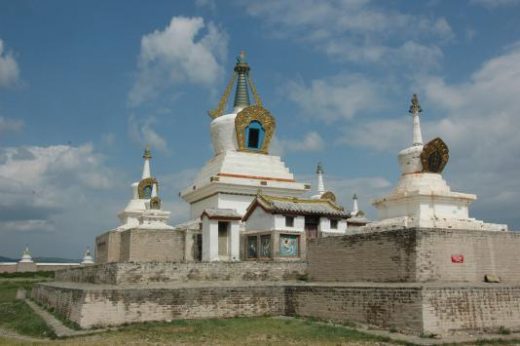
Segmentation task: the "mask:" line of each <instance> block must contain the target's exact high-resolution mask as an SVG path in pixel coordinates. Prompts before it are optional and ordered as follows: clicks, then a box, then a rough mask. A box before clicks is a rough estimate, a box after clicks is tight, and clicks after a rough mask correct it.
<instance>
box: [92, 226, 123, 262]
mask: <svg viewBox="0 0 520 346" xmlns="http://www.w3.org/2000/svg"><path fill="white" fill-rule="evenodd" d="M120 249H121V233H120V232H118V231H108V232H105V233H103V234H101V235H98V236H97V237H96V263H111V262H118V261H119V252H120Z"/></svg>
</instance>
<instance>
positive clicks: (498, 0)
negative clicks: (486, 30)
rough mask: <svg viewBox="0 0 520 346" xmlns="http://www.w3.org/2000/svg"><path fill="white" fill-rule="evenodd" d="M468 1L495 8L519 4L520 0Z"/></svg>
mask: <svg viewBox="0 0 520 346" xmlns="http://www.w3.org/2000/svg"><path fill="white" fill-rule="evenodd" d="M470 3H471V4H474V5H480V6H484V7H487V8H496V7H506V6H516V5H520V0H470Z"/></svg>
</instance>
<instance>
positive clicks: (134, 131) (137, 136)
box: [128, 115, 168, 152]
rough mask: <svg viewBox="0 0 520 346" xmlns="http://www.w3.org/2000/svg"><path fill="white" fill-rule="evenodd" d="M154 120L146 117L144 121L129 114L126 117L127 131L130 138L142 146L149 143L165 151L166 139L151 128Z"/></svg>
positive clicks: (166, 148)
mask: <svg viewBox="0 0 520 346" xmlns="http://www.w3.org/2000/svg"><path fill="white" fill-rule="evenodd" d="M155 122H156V120H155V118H153V117H148V118H147V119H145V120H144V121H140V120H138V119H137V118H136V117H135V115H130V117H129V118H128V131H129V135H130V138H132V139H133V140H134V141H135V142H137V143H139V144H141V145H142V146H143V147H144V146H146V145H150V146H152V148H155V149H158V150H160V151H162V152H167V151H168V143H167V142H166V139H164V138H163V137H162V136H161V135H160V134H158V133H157V131H155V129H154V128H153V125H154V124H155Z"/></svg>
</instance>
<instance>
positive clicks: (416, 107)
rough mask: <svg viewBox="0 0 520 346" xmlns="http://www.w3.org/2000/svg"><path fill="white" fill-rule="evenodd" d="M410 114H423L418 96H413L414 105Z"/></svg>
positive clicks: (411, 106)
mask: <svg viewBox="0 0 520 346" xmlns="http://www.w3.org/2000/svg"><path fill="white" fill-rule="evenodd" d="M409 112H410V113H411V114H417V113H422V108H421V105H420V104H419V98H418V97H417V94H413V96H412V104H411V105H410V110H409Z"/></svg>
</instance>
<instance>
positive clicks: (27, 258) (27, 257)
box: [18, 246, 34, 263]
mask: <svg viewBox="0 0 520 346" xmlns="http://www.w3.org/2000/svg"><path fill="white" fill-rule="evenodd" d="M18 263H34V262H33V260H32V256H31V252H30V251H29V246H25V250H23V253H22V258H21V259H20V261H18Z"/></svg>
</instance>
